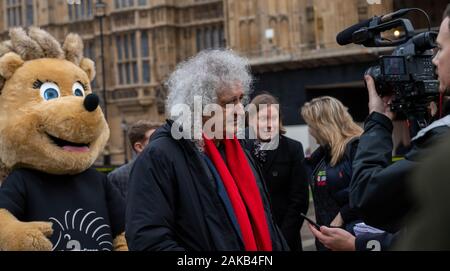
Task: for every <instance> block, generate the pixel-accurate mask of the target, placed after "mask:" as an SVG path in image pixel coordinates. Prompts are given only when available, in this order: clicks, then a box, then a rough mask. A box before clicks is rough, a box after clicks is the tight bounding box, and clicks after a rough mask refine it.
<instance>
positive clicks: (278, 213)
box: [246, 94, 309, 251]
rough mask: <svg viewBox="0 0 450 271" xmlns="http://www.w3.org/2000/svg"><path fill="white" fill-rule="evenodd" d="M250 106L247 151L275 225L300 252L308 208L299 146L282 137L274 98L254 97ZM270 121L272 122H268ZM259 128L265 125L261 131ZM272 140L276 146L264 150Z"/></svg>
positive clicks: (300, 147)
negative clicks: (252, 107) (261, 179)
mask: <svg viewBox="0 0 450 271" xmlns="http://www.w3.org/2000/svg"><path fill="white" fill-rule="evenodd" d="M251 105H255V106H256V108H255V109H256V112H257V114H254V118H252V119H249V125H250V127H249V131H248V132H247V133H248V134H249V133H254V135H253V136H254V137H255V138H256V139H255V140H247V142H246V148H247V149H248V150H249V151H250V152H251V154H252V155H253V156H254V158H255V160H256V161H257V162H258V163H259V165H260V166H261V169H262V172H263V175H264V180H265V183H266V185H267V188H268V191H269V196H270V201H271V203H272V209H273V215H274V218H275V222H276V223H277V224H278V226H279V227H280V228H281V231H282V233H283V235H284V237H285V239H286V242H287V243H288V244H289V247H290V248H291V250H293V251H301V250H302V241H301V236H300V229H301V227H302V225H303V218H302V217H301V216H300V214H301V213H304V214H306V213H307V212H308V205H309V188H308V180H307V174H306V168H305V165H304V153H303V146H302V143H300V142H298V141H295V140H293V139H290V138H288V137H286V136H285V135H284V134H285V133H286V130H285V128H284V127H283V124H282V121H281V118H280V112H279V102H278V100H277V99H276V98H275V97H273V96H272V95H269V94H261V95H258V96H256V97H255V98H253V100H252V102H251ZM266 109H267V110H266ZM269 119H271V120H274V121H267V120H269ZM260 124H261V125H260ZM259 126H264V127H265V129H264V131H263V129H259ZM261 128H262V127H261ZM250 129H251V130H250ZM274 137H278V138H277V139H278V140H277V143H278V146H277V147H276V148H274V149H270V150H264V148H263V146H264V144H265V143H269V142H270V140H273V138H274Z"/></svg>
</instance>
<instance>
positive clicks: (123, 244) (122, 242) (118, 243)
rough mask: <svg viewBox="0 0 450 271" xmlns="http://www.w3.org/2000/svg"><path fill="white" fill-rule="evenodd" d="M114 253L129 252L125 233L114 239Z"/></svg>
mask: <svg viewBox="0 0 450 271" xmlns="http://www.w3.org/2000/svg"><path fill="white" fill-rule="evenodd" d="M114 251H128V246H127V240H126V239H125V233H122V234H120V235H118V236H117V237H116V238H115V239H114Z"/></svg>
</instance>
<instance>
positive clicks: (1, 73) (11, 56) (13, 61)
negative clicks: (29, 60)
mask: <svg viewBox="0 0 450 271" xmlns="http://www.w3.org/2000/svg"><path fill="white" fill-rule="evenodd" d="M23 63H24V61H23V59H22V58H21V57H20V56H19V55H18V54H16V53H12V52H10V53H6V54H5V55H3V56H2V57H0V77H3V78H4V79H6V80H8V79H9V78H11V76H12V75H13V74H14V72H15V71H16V70H17V69H18V68H20V67H21V66H22V65H23Z"/></svg>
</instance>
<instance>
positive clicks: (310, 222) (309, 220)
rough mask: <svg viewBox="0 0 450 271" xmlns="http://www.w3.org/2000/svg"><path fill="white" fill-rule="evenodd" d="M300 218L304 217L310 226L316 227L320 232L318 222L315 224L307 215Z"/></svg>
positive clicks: (301, 214)
mask: <svg viewBox="0 0 450 271" xmlns="http://www.w3.org/2000/svg"><path fill="white" fill-rule="evenodd" d="M300 216H301V217H303V218H304V219H305V220H306V221H308V222H309V224H311V225H312V226H314V227H315V228H316V229H317V230H318V231H320V225H319V224H317V223H316V222H314V221H313V220H312V219H310V218H309V217H307V216H306V215H305V214H303V213H300Z"/></svg>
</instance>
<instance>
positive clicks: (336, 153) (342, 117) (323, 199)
mask: <svg viewBox="0 0 450 271" xmlns="http://www.w3.org/2000/svg"><path fill="white" fill-rule="evenodd" d="M302 117H303V119H304V120H305V122H306V123H307V124H308V127H309V131H310V133H311V135H312V136H313V137H314V138H315V139H316V141H317V143H319V145H320V147H319V148H318V149H317V150H316V151H315V152H314V153H313V154H312V155H311V157H310V159H308V162H307V164H308V166H309V170H310V174H309V176H310V177H309V180H310V185H311V191H312V194H313V199H314V208H315V213H316V220H317V223H318V224H319V225H324V226H331V227H339V228H343V229H345V230H347V231H349V232H351V233H353V226H354V225H355V224H356V223H358V222H362V221H361V219H360V216H359V214H358V212H357V211H356V210H355V209H353V208H350V205H349V191H350V182H351V179H352V164H353V159H354V157H355V153H356V149H357V146H358V138H359V136H360V135H361V133H362V128H361V127H359V126H358V125H357V124H356V123H355V122H354V121H353V119H352V117H351V116H350V114H349V113H348V112H347V108H345V107H344V105H343V104H342V103H341V102H340V101H339V100H337V99H335V98H332V97H319V98H316V99H313V100H312V101H310V102H308V103H306V104H305V105H304V106H303V108H302ZM316 246H317V249H318V250H325V247H324V246H323V245H322V244H320V243H319V242H316Z"/></svg>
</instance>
